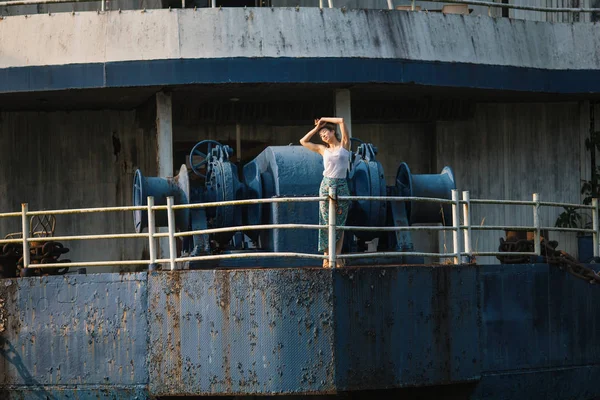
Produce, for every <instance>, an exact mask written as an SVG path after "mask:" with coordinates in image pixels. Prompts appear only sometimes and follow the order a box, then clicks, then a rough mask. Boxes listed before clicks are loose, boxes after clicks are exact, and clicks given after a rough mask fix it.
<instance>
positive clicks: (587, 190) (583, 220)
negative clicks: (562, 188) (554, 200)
mask: <svg viewBox="0 0 600 400" xmlns="http://www.w3.org/2000/svg"><path fill="white" fill-rule="evenodd" d="M593 106H594V103H591V104H590V117H591V118H590V137H589V138H587V139H585V148H586V150H587V151H589V152H590V161H591V167H592V168H591V169H592V177H591V179H590V180H584V179H582V181H581V194H582V195H583V196H584V197H583V204H587V205H589V204H592V199H593V198H598V197H600V196H599V194H600V168H599V167H598V166H597V165H596V150H598V151H600V132H595V131H594V110H593ZM563 208H564V210H565V211H563V212H562V213H561V214H560V215H559V216H558V218H557V219H556V222H555V223H554V226H557V227H562V228H584V229H585V228H590V227H591V226H592V216H591V215H590V213H589V212H586V211H581V209H580V208H575V207H563Z"/></svg>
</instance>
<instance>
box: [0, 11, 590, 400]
mask: <svg viewBox="0 0 600 400" xmlns="http://www.w3.org/2000/svg"><path fill="white" fill-rule="evenodd" d="M42 2H43V1H42ZM334 2H335V0H334ZM8 3H9V2H0V15H2V16H3V18H1V19H0V193H1V194H2V196H0V214H1V213H3V212H15V215H16V218H13V219H9V218H2V219H0V236H4V235H7V234H10V233H17V237H18V235H19V232H20V231H21V232H22V231H23V230H25V231H26V229H23V226H25V225H26V223H27V222H25V223H23V221H22V220H20V214H18V211H19V207H20V206H19V205H20V203H29V210H33V211H35V210H57V209H83V208H88V207H107V206H116V207H125V206H130V205H131V204H132V199H133V193H132V185H131V182H132V180H133V176H134V172H135V171H136V170H137V169H138V168H139V169H141V170H143V171H144V173H145V174H146V175H147V176H154V175H156V176H158V177H162V178H172V177H173V176H174V175H175V174H176V171H178V170H179V168H180V165H181V164H182V163H184V162H186V161H185V160H186V156H187V155H188V154H189V151H190V148H191V147H192V146H193V145H194V144H195V143H196V142H198V141H200V140H205V139H214V140H218V141H219V142H221V143H223V144H227V145H229V146H231V147H232V148H234V149H235V153H234V155H232V157H231V162H232V163H235V164H236V165H238V166H240V165H244V164H247V163H248V161H250V160H252V159H254V158H255V157H256V156H257V155H258V154H260V153H261V152H262V151H263V150H264V149H265V148H266V147H268V146H287V145H289V144H290V143H296V142H297V141H298V139H299V138H300V137H302V135H303V134H304V133H305V132H306V130H308V129H310V127H311V123H312V121H313V118H315V117H320V116H325V115H334V114H335V115H338V116H343V117H344V118H345V119H346V121H347V123H348V125H349V126H350V130H351V132H352V135H353V136H354V137H356V138H360V139H363V140H364V141H365V142H370V143H374V144H375V145H376V146H377V147H378V154H377V159H378V160H379V161H380V162H381V164H382V165H383V168H384V170H385V174H384V175H385V176H383V178H382V179H384V180H385V181H386V182H387V183H388V184H390V183H393V182H395V181H396V171H397V169H396V168H397V167H398V165H399V163H400V162H402V161H406V162H407V163H408V164H410V166H411V168H412V171H413V172H414V173H418V174H433V173H438V172H439V171H440V170H441V169H442V168H443V167H444V166H446V165H449V166H451V167H452V168H453V170H454V175H455V177H456V182H457V185H458V187H459V189H460V190H468V191H470V193H471V198H473V199H505V200H512V201H523V200H528V201H530V200H531V198H532V197H531V195H532V193H538V194H539V195H540V197H539V198H541V199H542V200H543V201H554V202H564V203H575V204H580V203H581V201H582V198H583V197H584V196H585V195H584V194H582V193H581V182H582V180H583V181H586V182H587V181H591V180H595V179H596V174H595V171H596V167H597V166H596V162H595V153H593V152H591V151H590V149H589V147H590V146H586V143H588V141H589V140H591V139H593V138H594V137H596V132H597V131H600V127H599V125H598V123H597V122H596V120H597V117H596V116H597V115H599V113H600V109H599V107H598V105H597V104H596V103H597V100H598V97H599V94H600V30H598V26H597V24H596V23H595V19H596V18H597V16H598V14H596V13H595V12H596V11H598V10H596V11H594V12H591V11H590V10H589V8H592V7H599V5H597V4H595V3H594V1H587V0H585V1H576V2H575V1H574V2H566V1H565V2H564V4H562V5H560V6H561V7H570V8H572V10H571V11H570V12H561V13H554V12H549V11H544V9H543V7H549V6H550V5H549V3H548V4H546V3H544V4H542V2H541V1H540V2H538V4H533V3H531V4H529V5H530V6H532V7H530V9H523V8H524V7H521V9H519V8H518V7H517V8H514V7H513V6H515V4H508V5H507V7H505V8H492V9H490V10H488V7H487V6H486V5H482V4H481V3H477V2H474V1H471V2H467V3H469V4H467V7H462V8H460V7H459V9H460V10H462V11H461V12H463V13H459V14H456V13H452V12H450V11H448V8H447V9H446V12H442V10H443V6H444V5H446V6H449V5H452V6H455V5H456V4H454V3H452V4H449V3H445V4H444V3H426V2H416V3H415V4H414V6H415V9H417V8H418V7H420V8H421V11H417V10H415V11H412V10H406V9H402V10H398V9H395V8H396V6H400V7H404V8H406V7H410V8H411V9H412V5H411V4H410V3H409V2H405V3H402V4H400V3H398V4H396V2H384V1H381V2H375V1H372V2H369V3H368V4H367V3H363V2H362V1H361V2H359V1H354V2H346V3H338V2H335V4H333V6H335V7H331V8H330V7H327V8H319V7H317V5H318V2H317V1H316V0H315V1H314V2H310V3H309V2H299V4H298V5H299V7H296V3H293V2H290V1H275V0H273V1H271V2H267V3H261V4H256V3H255V2H254V1H253V2H252V4H245V3H243V2H239V3H236V4H232V2H227V1H223V2H221V1H217V2H215V3H212V4H208V2H204V3H202V2H200V1H198V0H196V1H195V2H189V1H188V2H186V3H185V7H181V3H180V2H170V3H169V2H158V1H148V2H142V3H141V5H140V3H137V2H135V3H134V2H131V1H115V2H105V3H100V2H96V3H93V2H90V3H77V4H71V3H67V4H48V3H49V2H48V1H46V2H45V3H44V4H40V5H38V4H37V3H36V2H35V1H29V0H23V1H20V0H19V1H18V2H13V3H12V4H13V5H9V4H8ZM292 3H293V4H292ZM555 3H556V2H555ZM17 4H20V5H17ZM213 4H214V5H215V6H216V7H212V5H213ZM519 4H520V3H519ZM519 4H517V5H519ZM233 6H246V7H233ZM508 6H511V7H512V8H510V7H508ZM553 6H556V4H553ZM169 7H171V8H169ZM536 7H537V8H536ZM540 7H541V8H540ZM578 7H584V8H587V9H588V10H583V11H581V12H579V11H578V10H577V8H578ZM389 8H391V9H389ZM525 8H527V7H525ZM97 9H98V11H96V10H97ZM426 9H429V11H426ZM72 10H73V11H72ZM465 10H466V13H464V11H465ZM591 147H592V148H594V146H591ZM289 169H290V170H293V169H294V168H293V167H290V168H289ZM296 169H302V170H307V168H302V165H301V164H300V163H299V166H298V167H297V168H296ZM298 176H301V174H290V175H289V176H288V181H287V183H289V185H288V186H293V184H294V183H295V182H294V180H293V179H294V178H295V177H298ZM384 186H385V185H384ZM383 189H384V190H385V188H383ZM315 195H316V193H315ZM536 198H537V197H536ZM539 198H538V199H539ZM455 205H459V204H458V203H455ZM533 206H534V207H535V204H534V205H533ZM24 209H25V208H24ZM113 211H114V210H113ZM596 211H597V210H596ZM560 212H561V209H560V208H553V209H551V208H550V207H545V208H544V209H543V210H542V211H540V212H539V213H537V214H535V213H534V212H532V205H531V204H526V205H521V207H517V206H516V205H515V204H511V205H508V206H493V207H488V208H485V209H484V208H483V207H482V208H477V206H474V207H473V209H472V214H470V215H471V221H470V226H471V225H472V226H473V227H474V228H475V227H477V226H479V227H480V228H481V227H482V226H483V227H482V229H481V230H478V231H477V232H475V229H473V231H474V233H473V238H472V241H471V242H472V244H473V248H472V249H470V251H467V250H465V252H466V253H480V254H482V256H481V257H479V258H478V259H477V262H478V265H472V264H465V265H450V264H440V263H435V264H434V263H429V264H426V265H419V266H405V265H401V266H399V265H392V266H390V265H387V266H382V265H378V264H379V263H378V261H375V260H373V261H372V262H371V263H370V264H372V265H369V266H366V267H365V266H357V265H354V266H352V267H350V268H347V269H344V270H324V269H321V268H314V267H297V268H285V267H286V264H282V265H278V266H277V267H279V268H256V267H259V266H262V264H261V265H252V266H251V268H249V267H247V265H246V266H244V267H242V266H240V265H237V266H234V267H227V268H224V269H219V270H217V269H214V268H213V269H210V268H208V269H206V270H202V271H198V270H195V271H167V269H168V268H167V265H169V264H171V265H175V264H176V262H175V257H176V256H178V255H177V254H175V253H177V252H178V248H177V246H176V245H175V243H174V241H173V243H169V245H168V246H166V245H165V244H164V243H161V249H162V250H163V254H162V255H161V256H160V257H163V260H164V259H165V258H164V257H171V258H170V259H168V260H167V261H164V262H162V264H163V266H164V271H153V272H146V270H147V269H148V264H149V263H148V262H146V261H149V258H150V259H151V261H156V259H154V258H153V256H155V254H152V255H150V253H152V252H151V251H150V245H149V244H148V238H147V237H144V236H143V235H141V236H140V237H137V238H134V239H135V240H134V239H133V238H124V237H123V236H120V237H118V239H116V240H112V241H109V242H104V241H100V239H99V240H81V241H77V242H70V243H69V247H70V248H71V253H70V254H69V256H70V258H71V259H72V260H73V261H74V262H78V263H85V262H98V261H105V262H106V261H107V260H108V262H109V263H110V262H114V265H117V264H118V263H121V264H122V265H123V266H122V267H115V268H112V267H111V268H109V269H108V270H107V269H104V270H95V269H94V268H96V267H94V266H92V265H90V264H88V266H87V268H88V269H87V274H81V275H80V274H73V275H66V276H44V277H27V278H10V279H4V280H2V281H0V299H3V300H5V301H4V302H1V301H0V326H2V329H4V331H3V332H2V331H0V355H1V356H2V358H0V377H1V378H0V390H2V391H5V392H6V393H7V397H14V398H21V397H32V396H36V397H39V398H60V397H64V396H65V395H69V396H77V397H79V398H97V397H108V398H110V397H111V396H112V397H135V396H138V397H139V398H146V397H152V396H184V395H190V396H196V395H240V394H241V395H249V394H250V395H269V394H284V395H289V394H321V395H326V394H333V393H336V392H345V391H360V390H367V389H373V390H375V389H380V390H384V389H402V388H407V387H408V388H413V387H419V388H420V389H418V390H419V392H418V395H421V394H431V395H432V396H435V397H436V398H438V397H442V395H446V394H448V392H451V393H452V394H455V395H456V396H457V397H459V398H472V399H479V398H481V399H483V398H485V399H490V398H494V399H502V400H503V399H510V398H527V397H529V398H536V397H539V396H542V397H544V398H549V399H572V398H580V399H588V398H595V397H598V396H600V392H599V391H598V389H597V387H596V386H597V385H595V383H594V382H595V381H594V377H595V376H597V375H598V371H599V370H600V345H599V344H598V341H597V340H596V336H595V334H596V331H597V329H596V327H597V324H598V323H597V320H598V318H599V317H598V316H599V315H600V313H599V312H598V305H599V304H600V302H599V301H598V296H599V292H598V289H597V287H595V286H592V285H590V284H589V283H588V282H586V281H584V280H578V279H575V278H574V277H573V276H571V275H569V274H567V273H566V272H565V271H563V270H560V269H558V268H556V267H554V266H550V265H547V264H521V265H508V264H503V265H492V264H497V263H498V260H497V259H496V258H495V257H485V256H483V254H486V252H493V251H495V250H497V248H498V237H499V236H502V235H503V233H499V232H492V231H487V230H484V229H483V228H485V226H486V225H488V226H489V225H493V226H515V225H518V226H530V225H531V224H532V223H531V219H532V215H536V216H537V217H539V219H538V221H537V222H536V227H537V228H536V229H537V230H539V228H540V226H542V227H543V226H545V227H552V226H553V225H554V223H555V221H556V218H557V216H558V215H559V213H560ZM24 213H25V214H24V215H25V217H27V216H29V214H27V211H26V210H25V211H24ZM15 215H13V217H15ZM24 221H27V218H24ZM453 223H455V226H454V228H455V231H454V232H455V233H456V234H457V236H455V238H454V239H453V240H455V243H456V241H459V240H460V239H459V237H461V235H460V233H461V232H462V231H461V229H462V228H461V226H460V222H459V221H458V220H455V221H453ZM133 230H134V227H133V224H132V221H131V216H130V214H129V213H128V214H127V215H126V216H123V214H118V213H98V214H92V213H86V214H84V213H81V212H74V213H73V215H67V214H60V215H58V216H57V227H56V235H57V236H62V235H86V234H98V235H99V236H100V235H104V234H106V235H108V234H116V235H124V234H130V233H132V232H133ZM591 231H592V229H591V228H590V229H588V233H591ZM593 232H594V234H595V235H596V236H595V237H596V242H597V239H598V234H597V232H598V226H597V225H594V229H593ZM538 233H539V232H538ZM451 234H452V233H451V232H450V233H449V236H451ZM419 235H420V236H419ZM444 235H445V233H444V232H441V231H440V232H437V231H436V232H433V231H430V232H426V231H424V232H421V233H419V234H417V233H415V246H416V250H418V251H422V252H431V251H433V250H436V251H437V250H440V249H445V247H446V245H447V244H448V245H449V243H450V239H449V238H448V240H447V241H446V236H444ZM170 236H171V238H174V234H173V232H171V234H170ZM551 238H552V239H557V240H558V241H559V243H560V248H562V249H565V250H567V251H568V252H570V253H572V254H574V255H575V254H577V242H578V238H577V237H576V236H575V232H574V231H565V232H561V233H552V236H551ZM104 239H105V238H101V240H104ZM14 240H15V241H16V242H17V243H18V242H19V240H21V241H22V239H14ZM25 243H27V238H25ZM457 247H458V250H457V251H455V253H453V255H452V256H451V257H453V258H454V259H455V262H456V263H460V262H461V260H462V259H461V254H460V252H461V251H462V250H461V247H460V246H457ZM596 247H597V246H596ZM166 249H169V250H170V251H171V253H170V254H168V252H167V250H166ZM282 250H283V251H285V250H286V249H282ZM447 250H448V251H452V250H449V249H447ZM596 250H599V249H596ZM166 254H168V255H166ZM538 261H539V260H538ZM127 262H129V264H127V265H125V264H126V263H127ZM230 262H233V261H231V260H230ZM121 264H120V265H121ZM130 264H132V265H130ZM150 264H151V263H150ZM82 265H85V264H82ZM230 265H231V264H230ZM75 271H76V268H73V270H72V272H75ZM97 271H102V272H105V273H99V274H96V273H94V272H97ZM115 271H119V272H120V273H115ZM412 393H414V392H411V391H408V392H403V393H401V394H408V395H410V394H412ZM2 395H4V393H2Z"/></svg>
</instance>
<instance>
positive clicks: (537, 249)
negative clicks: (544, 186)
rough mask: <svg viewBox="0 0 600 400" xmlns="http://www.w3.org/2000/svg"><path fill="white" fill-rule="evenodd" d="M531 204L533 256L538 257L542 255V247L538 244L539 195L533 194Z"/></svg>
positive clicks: (539, 231)
mask: <svg viewBox="0 0 600 400" xmlns="http://www.w3.org/2000/svg"><path fill="white" fill-rule="evenodd" d="M533 202H534V204H533V227H534V228H535V232H534V237H533V246H534V251H535V254H536V255H537V256H538V257H539V256H541V255H542V246H541V243H540V236H541V235H540V233H541V230H540V195H539V194H538V193H534V194H533Z"/></svg>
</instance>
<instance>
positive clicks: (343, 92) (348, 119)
mask: <svg viewBox="0 0 600 400" xmlns="http://www.w3.org/2000/svg"><path fill="white" fill-rule="evenodd" d="M351 105H352V101H351V99H350V89H336V91H335V116H336V117H341V118H344V122H345V123H346V128H347V129H348V135H350V137H352V112H351Z"/></svg>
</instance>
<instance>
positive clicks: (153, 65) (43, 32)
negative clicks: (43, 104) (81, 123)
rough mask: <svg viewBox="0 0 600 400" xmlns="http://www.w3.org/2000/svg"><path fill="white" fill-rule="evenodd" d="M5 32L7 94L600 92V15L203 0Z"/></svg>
mask: <svg viewBox="0 0 600 400" xmlns="http://www.w3.org/2000/svg"><path fill="white" fill-rule="evenodd" d="M365 32H369V34H368V35H365ZM0 37H1V38H2V40H1V41H0V54H1V55H2V56H1V57H0V93H14V92H34V91H50V90H68V89H86V88H104V87H137V86H140V87H141V86H152V87H155V86H158V87H164V86H169V85H172V86H175V85H190V84H220V83H252V84H256V83H267V82H271V83H305V82H313V83H327V84H332V83H333V84H340V85H341V84H349V83H386V84H387V83H400V84H418V85H428V86H451V87H468V88H482V89H490V90H511V91H534V92H546V93H586V94H587V93H599V92H600V79H598V74H599V73H600V58H599V57H598V54H600V30H599V29H596V27H595V25H594V24H593V23H578V24H566V23H543V22H542V23H540V22H534V21H521V20H510V19H508V18H488V17H472V16H463V15H444V14H441V13H417V12H397V11H396V10H390V11H388V10H379V11H374V10H346V11H344V10H340V9H322V10H319V9H318V8H316V7H315V8H308V7H307V8H301V9H299V10H296V9H295V8H252V9H241V8H224V9H222V10H220V9H213V8H205V9H198V10H197V11H194V10H191V9H182V10H177V11H175V10H171V11H169V10H147V12H145V13H141V12H139V11H123V12H122V13H117V12H107V13H103V14H96V13H79V14H77V13H76V14H75V15H71V14H70V13H69V14H53V15H51V16H49V15H34V16H31V17H29V18H26V19H25V18H21V17H7V18H5V19H4V20H3V21H2V23H1V24H0ZM232 38H236V39H235V40H232ZM324 63H325V64H324ZM323 65H327V68H323V67H322V66H323ZM573 71H577V74H574V73H573Z"/></svg>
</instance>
